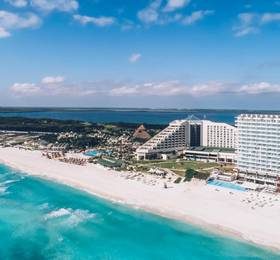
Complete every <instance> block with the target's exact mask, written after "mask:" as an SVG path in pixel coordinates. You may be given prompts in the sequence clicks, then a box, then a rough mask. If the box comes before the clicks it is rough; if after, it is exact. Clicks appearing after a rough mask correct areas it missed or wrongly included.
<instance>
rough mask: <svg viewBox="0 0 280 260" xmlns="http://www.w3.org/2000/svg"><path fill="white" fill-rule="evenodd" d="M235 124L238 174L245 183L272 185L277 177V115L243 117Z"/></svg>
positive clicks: (279, 136)
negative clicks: (242, 177)
mask: <svg viewBox="0 0 280 260" xmlns="http://www.w3.org/2000/svg"><path fill="white" fill-rule="evenodd" d="M236 124H237V129H238V146H237V151H236V152H237V167H238V170H239V171H240V172H241V173H243V174H244V175H246V178H247V179H252V180H253V181H264V182H267V181H270V182H271V183H272V184H273V183H275V181H276V179H277V177H280V115H262V114H242V115H240V116H238V117H237V120H236Z"/></svg>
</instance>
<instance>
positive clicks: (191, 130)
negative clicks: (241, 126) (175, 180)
mask: <svg viewBox="0 0 280 260" xmlns="http://www.w3.org/2000/svg"><path fill="white" fill-rule="evenodd" d="M235 139H236V128H235V127H234V126H230V125H228V124H224V123H215V122H211V121H207V120H197V119H195V120H193V119H186V120H175V121H173V122H171V123H170V124H169V126H168V127H167V128H165V129H164V130H162V131H161V132H160V133H158V134H157V135H155V136H154V137H153V138H151V139H150V140H149V141H147V142H146V143H145V144H143V145H142V146H140V147H139V148H138V149H137V151H136V154H137V158H138V159H146V158H148V157H153V156H156V155H157V154H160V153H170V152H177V151H182V150H185V149H186V148H188V147H196V146H208V147H220V148H235Z"/></svg>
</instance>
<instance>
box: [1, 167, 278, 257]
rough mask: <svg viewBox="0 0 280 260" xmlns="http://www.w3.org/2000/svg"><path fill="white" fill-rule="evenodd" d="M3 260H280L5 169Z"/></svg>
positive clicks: (236, 242) (205, 233)
mask: <svg viewBox="0 0 280 260" xmlns="http://www.w3.org/2000/svg"><path fill="white" fill-rule="evenodd" d="M0 235H1V237H0V259H207V260H211V259H280V256H279V255H276V254H275V253H273V252H270V251H268V250H265V249H261V248H257V247H255V246H253V245H250V244H247V243H243V242H239V241H236V240H233V239H228V238H225V237H222V236H218V235H214V234H211V233H208V232H205V231H203V230H201V229H199V228H196V227H194V226H191V225H186V224H182V223H180V222H176V221H172V220H168V219H165V218H162V217H158V216H155V215H152V214H148V213H145V212H143V211H140V210H135V209H130V208H127V207H124V206H122V205H118V204H114V203H111V202H108V201H105V200H102V199H99V198H96V197H94V196H91V195H88V194H86V193H84V192H80V191H78V190H75V189H72V188H70V187H67V186H64V185H59V184H56V183H52V182H49V181H45V180H41V179H37V178H33V177H29V176H25V175H23V174H19V173H17V172H15V171H14V170H12V169H10V168H8V167H6V166H4V165H0Z"/></svg>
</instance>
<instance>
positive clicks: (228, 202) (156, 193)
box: [0, 148, 280, 252]
mask: <svg viewBox="0 0 280 260" xmlns="http://www.w3.org/2000/svg"><path fill="white" fill-rule="evenodd" d="M0 162H3V163H4V164H6V165H8V166H10V167H13V168H15V169H19V170H20V171H22V172H25V173H27V174H30V175H33V176H37V177H40V178H45V179H48V180H51V181H56V182H59V183H62V184H66V185H69V186H72V187H74V188H78V189H80V190H83V191H86V192H88V193H91V194H93V195H95V196H99V197H102V198H105V199H109V200H111V201H116V202H119V203H124V204H126V205H128V206H131V207H136V208H141V209H143V210H146V211H149V212H152V213H155V214H158V215H162V216H165V217H168V218H172V219H177V220H180V221H183V222H187V223H190V224H193V225H196V226H200V227H203V228H204V229H206V230H209V231H212V232H214V233H216V234H220V235H226V236H230V237H234V238H237V239H242V240H245V241H248V242H251V243H254V244H257V245H261V246H263V247H267V248H269V249H271V250H273V251H276V252H280V233H279V232H278V229H276V228H275V227H276V226H277V225H278V218H276V216H279V214H280V202H279V205H278V204H277V206H275V207H273V208H266V209H261V208H260V209H257V210H254V211H253V210H251V209H250V207H249V206H248V205H246V204H244V203H242V202H241V201H242V200H243V199H244V198H245V197H246V196H247V194H246V193H245V192H239V191H233V192H232V195H230V194H229V191H228V190H226V189H224V190H223V189H221V190H220V191H219V192H217V191H215V188H214V187H211V186H208V185H205V184H202V183H201V182H194V183H184V184H180V185H176V184H172V187H173V188H170V189H167V190H166V189H163V187H162V186H161V185H160V186H149V185H146V184H143V183H142V182H138V181H134V180H127V179H125V178H123V177H120V173H118V172H114V171H109V170H107V169H105V168H103V167H101V166H98V165H87V166H85V167H82V166H76V165H70V164H65V163H61V162H58V161H55V160H49V159H46V158H43V157H42V156H41V153H40V152H36V151H33V152H31V151H25V150H19V149H16V148H0ZM265 196H269V195H265Z"/></svg>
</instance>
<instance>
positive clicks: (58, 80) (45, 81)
mask: <svg viewBox="0 0 280 260" xmlns="http://www.w3.org/2000/svg"><path fill="white" fill-rule="evenodd" d="M63 81H64V77H62V76H56V77H52V76H48V77H44V78H43V79H42V81H41V82H42V83H43V84H55V83H62V82H63Z"/></svg>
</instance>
